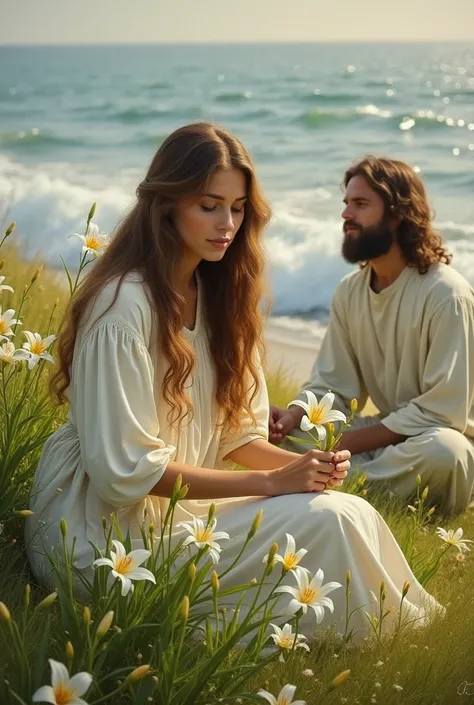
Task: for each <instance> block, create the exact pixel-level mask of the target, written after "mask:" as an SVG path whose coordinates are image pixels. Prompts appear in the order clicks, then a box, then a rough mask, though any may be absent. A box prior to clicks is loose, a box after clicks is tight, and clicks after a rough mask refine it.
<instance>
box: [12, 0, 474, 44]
mask: <svg viewBox="0 0 474 705" xmlns="http://www.w3.org/2000/svg"><path fill="white" fill-rule="evenodd" d="M436 40H449V41H455V40H459V41H473V42H474V0H324V2H322V0H233V1H231V0H0V45H1V44H98V43H142V42H146V43H156V42H158V43H163V42H178V43H179V42H183V43H188V42H256V41H269V42H272V41H273V42H279V41H280V42H281V41H283V42H285V41H289V42H314V41H436Z"/></svg>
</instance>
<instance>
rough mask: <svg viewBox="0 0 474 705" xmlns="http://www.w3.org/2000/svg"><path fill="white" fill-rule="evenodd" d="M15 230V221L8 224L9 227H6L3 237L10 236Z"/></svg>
mask: <svg viewBox="0 0 474 705" xmlns="http://www.w3.org/2000/svg"><path fill="white" fill-rule="evenodd" d="M15 228H16V223H15V221H13V223H10V225H9V226H8V228H7V230H6V233H5V237H9V236H10V235H11V234H12V232H13V231H14V230H15Z"/></svg>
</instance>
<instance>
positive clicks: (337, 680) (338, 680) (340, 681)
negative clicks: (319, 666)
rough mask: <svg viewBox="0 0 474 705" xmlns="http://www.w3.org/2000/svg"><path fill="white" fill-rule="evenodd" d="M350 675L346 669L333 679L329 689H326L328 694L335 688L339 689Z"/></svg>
mask: <svg viewBox="0 0 474 705" xmlns="http://www.w3.org/2000/svg"><path fill="white" fill-rule="evenodd" d="M350 675H351V671H350V669H349V668H348V669H347V671H342V673H340V674H339V675H338V676H336V677H335V678H334V680H333V681H331V683H330V685H329V688H328V693H331V692H332V691H333V690H336V688H339V686H341V685H342V684H343V683H344V681H346V680H347V679H348V678H349V676H350Z"/></svg>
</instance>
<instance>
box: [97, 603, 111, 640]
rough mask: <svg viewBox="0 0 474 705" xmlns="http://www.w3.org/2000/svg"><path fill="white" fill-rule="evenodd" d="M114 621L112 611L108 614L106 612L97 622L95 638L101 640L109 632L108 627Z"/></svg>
mask: <svg viewBox="0 0 474 705" xmlns="http://www.w3.org/2000/svg"><path fill="white" fill-rule="evenodd" d="M113 621H114V611H113V610H110V612H107V614H105V615H104V616H103V617H102V619H101V620H100V622H99V626H98V627H97V632H96V634H97V637H98V638H99V639H101V638H102V637H103V636H104V635H105V634H107V632H108V631H109V629H110V627H111V626H112V622H113Z"/></svg>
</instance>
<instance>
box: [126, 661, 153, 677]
mask: <svg viewBox="0 0 474 705" xmlns="http://www.w3.org/2000/svg"><path fill="white" fill-rule="evenodd" d="M150 671H151V666H150V665H148V664H145V665H143V666H138V668H135V669H134V670H133V671H132V672H131V673H129V674H128V676H127V680H128V681H139V680H141V679H142V678H145V676H147V675H148V674H149V673H150Z"/></svg>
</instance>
